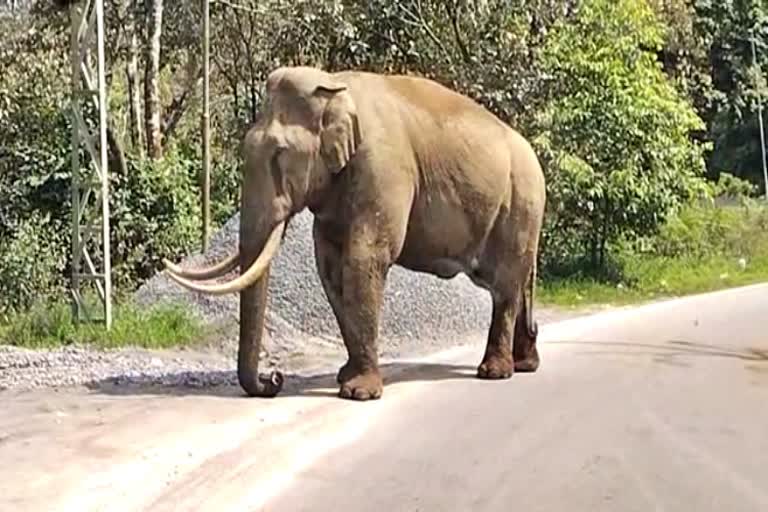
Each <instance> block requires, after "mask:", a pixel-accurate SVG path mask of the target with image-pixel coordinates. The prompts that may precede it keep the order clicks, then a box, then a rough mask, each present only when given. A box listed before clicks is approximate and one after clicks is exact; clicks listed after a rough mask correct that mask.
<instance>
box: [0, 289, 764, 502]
mask: <svg viewBox="0 0 768 512" xmlns="http://www.w3.org/2000/svg"><path fill="white" fill-rule="evenodd" d="M766 313H768V286H766V285H762V286H755V287H748V288H742V289H738V290H730V291H725V292H720V293H716V294H709V295H702V296H697V297H692V298H687V299H681V300H675V301H669V302H664V303H657V304H652V305H649V306H645V307H642V308H636V309H622V310H617V311H612V312H608V313H601V314H598V315H595V316H591V317H585V318H580V319H576V320H571V321H566V322H562V323H559V324H552V325H548V326H545V327H544V328H543V329H542V333H541V334H542V335H541V337H540V341H541V356H542V365H541V368H540V370H539V372H537V373H535V374H527V375H526V374H517V375H515V376H513V377H512V379H510V380H507V381H501V382H488V381H481V380H477V379H475V378H474V371H475V367H476V365H477V364H478V363H479V361H480V358H481V357H482V348H483V345H481V344H479V343H478V344H477V345H475V346H471V347H462V348H458V349H456V350H452V351H449V352H445V353H442V354H438V355H435V356H432V357H430V358H426V359H423V360H418V361H410V362H398V363H393V364H389V365H387V368H386V375H387V384H386V387H385V391H384V395H383V398H382V399H381V400H379V401H374V402H367V403H356V402H349V401H344V400H340V399H337V398H335V391H336V388H335V386H334V385H333V382H332V377H331V376H328V377H324V378H322V379H318V380H313V381H307V382H302V383H299V384H297V385H296V386H295V387H294V388H292V389H288V390H287V391H286V392H285V393H284V394H283V395H280V396H279V397H278V398H276V399H274V400H247V399H243V398H239V397H237V396H236V395H234V394H233V395H230V396H226V395H221V396H212V395H205V396H200V395H187V396H168V395H164V396H163V395H152V394H148V395H136V396H105V395H103V394H102V395H96V396H94V395H88V396H87V400H88V401H87V402H83V400H84V399H83V397H81V398H80V401H79V402H76V401H74V398H72V397H68V398H67V397H65V398H62V399H61V400H60V401H59V405H57V406H56V407H58V409H55V410H56V411H58V413H60V414H58V416H57V417H58V418H59V419H60V420H62V421H60V422H59V423H57V424H56V426H53V427H50V429H53V430H50V429H49V430H45V428H43V427H41V426H39V425H41V424H43V425H44V424H46V423H45V422H46V421H48V420H47V418H50V414H51V412H50V410H48V411H47V412H46V411H44V412H40V407H39V399H38V402H34V400H33V398H31V397H30V396H29V395H24V396H23V397H22V396H19V397H15V398H14V400H15V401H12V403H13V406H12V407H11V409H10V410H11V411H12V412H13V414H11V417H13V418H16V423H15V425H16V429H17V430H18V431H19V432H21V433H20V434H18V435H17V434H15V432H16V431H14V430H13V428H14V427H13V425H14V423H13V422H10V423H8V421H5V423H4V422H3V420H2V419H0V432H2V431H3V429H5V430H6V431H7V432H11V434H10V436H8V439H7V440H6V441H5V442H2V441H0V461H2V463H1V464H0V486H3V485H6V486H7V487H6V488H5V489H2V488H0V510H14V511H17V510H18V511H20V510H46V511H47V510H77V511H85V510H110V511H115V510H152V511H154V510H158V511H165V510H216V511H218V510H238V511H240V510H244V511H245V510H265V511H281V512H299V511H331V510H332V511H347V510H349V511H387V512H389V511H440V512H444V511H504V512H506V511H509V510H525V511H527V512H530V511H565V510H568V511H590V512H591V511H611V512H613V511H624V512H628V511H643V512H645V511H697V512H705V511H728V512H737V511H754V512H759V511H763V512H764V511H767V510H768V314H766ZM75 403H77V404H80V405H74V404H75ZM83 403H87V404H90V405H87V406H86V405H82V404H83ZM33 404H34V405H33ZM67 404H69V405H67ZM51 407H53V406H51ZM97 409H98V410H99V413H98V415H97V414H96V413H95V412H93V411H95V410H97ZM33 413H34V414H37V416H34V414H33ZM46 414H48V416H46ZM20 418H24V421H22V420H20ZM97 418H100V420H97ZM29 422H33V423H35V424H36V425H38V427H37V429H36V430H35V429H33V431H29V429H28V430H26V431H25V430H23V429H21V427H19V425H22V424H24V425H29V424H30V423H29ZM56 428H59V430H55V429H56ZM24 443H26V444H24ZM25 446H26V447H27V448H28V449H32V448H34V451H32V452H24V447H25ZM3 450H6V451H5V452H4V451H3ZM46 453H47V454H49V455H48V456H46V455H45V454H46ZM3 496H5V497H6V498H5V499H6V504H7V506H3V505H2V504H3V499H4V498H3Z"/></svg>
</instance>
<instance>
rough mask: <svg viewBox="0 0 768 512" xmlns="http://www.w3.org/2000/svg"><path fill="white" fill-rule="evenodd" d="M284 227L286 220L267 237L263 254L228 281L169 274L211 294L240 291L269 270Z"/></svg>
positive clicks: (202, 291) (195, 289) (187, 286)
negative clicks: (199, 280) (194, 279)
mask: <svg viewBox="0 0 768 512" xmlns="http://www.w3.org/2000/svg"><path fill="white" fill-rule="evenodd" d="M284 229H285V222H281V223H280V224H278V225H277V226H276V227H275V229H273V230H272V233H270V235H269V239H267V243H266V244H264V249H263V250H262V251H261V254H259V257H258V258H256V261H254V262H253V264H252V265H251V266H250V267H249V268H248V270H246V271H245V272H244V273H243V274H241V275H240V276H239V277H237V278H235V279H233V280H232V281H229V282H227V283H221V284H208V285H205V284H198V283H194V282H192V281H190V280H188V279H184V278H183V277H180V276H177V275H175V274H171V273H169V274H168V275H169V276H170V277H171V279H173V280H174V281H176V282H177V283H179V284H180V285H182V286H183V287H185V288H187V289H189V290H192V291H195V292H200V293H207V294H210V295H226V294H228V293H236V292H239V291H241V290H243V289H245V288H248V287H249V286H251V285H253V284H254V283H255V282H256V281H257V280H258V279H259V278H260V277H261V276H262V275H263V274H264V272H265V271H266V270H267V267H269V263H270V261H272V258H273V257H274V256H275V254H276V253H277V250H278V249H279V248H280V240H281V238H282V235H283V230H284Z"/></svg>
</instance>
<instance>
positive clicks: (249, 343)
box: [237, 251, 284, 398]
mask: <svg viewBox="0 0 768 512" xmlns="http://www.w3.org/2000/svg"><path fill="white" fill-rule="evenodd" d="M241 254H242V257H241V265H242V268H248V267H249V265H250V264H251V261H252V258H253V256H252V255H251V258H248V251H242V252H241ZM268 288H269V268H267V269H266V271H265V272H264V274H262V276H261V278H260V279H259V280H258V281H257V282H256V283H255V284H254V285H252V286H249V287H248V288H246V289H244V290H242V291H241V292H240V346H239V350H238V354H237V379H238V381H239V382H240V386H241V387H242V388H243V389H244V390H245V392H246V393H248V395H249V396H257V397H269V398H271V397H274V396H276V395H277V394H278V393H280V391H281V390H282V388H283V380H284V379H283V375H282V374H281V373H280V372H277V371H275V372H272V374H271V375H268V376H267V375H259V353H260V351H261V339H262V336H263V333H264V319H265V316H266V311H267V290H268Z"/></svg>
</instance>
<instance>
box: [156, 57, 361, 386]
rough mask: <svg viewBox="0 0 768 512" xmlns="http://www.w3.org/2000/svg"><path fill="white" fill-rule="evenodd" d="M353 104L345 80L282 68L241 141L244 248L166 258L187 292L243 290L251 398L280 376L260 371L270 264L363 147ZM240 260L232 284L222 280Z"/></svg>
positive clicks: (242, 377) (243, 379)
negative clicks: (181, 259) (184, 260)
mask: <svg viewBox="0 0 768 512" xmlns="http://www.w3.org/2000/svg"><path fill="white" fill-rule="evenodd" d="M360 142H361V140H360V130H359V127H358V122H357V114H356V109H355V103H354V101H353V99H352V96H351V95H350V94H349V91H348V90H347V87H346V85H345V84H343V83H341V82H339V81H338V80H337V79H335V78H334V77H333V76H331V75H330V74H328V73H326V72H323V71H321V70H318V69H314V68H280V69H277V70H275V71H273V72H272V73H271V74H270V75H269V77H268V79H267V83H266V101H265V104H264V107H263V114H262V117H261V119H260V120H259V121H258V122H257V123H256V125H255V126H254V127H253V128H251V129H250V130H249V131H248V133H247V134H246V136H245V140H244V142H243V146H242V148H243V155H242V156H243V160H244V166H243V188H242V200H241V211H240V250H239V253H238V254H235V255H233V256H230V257H229V258H227V259H225V260H224V261H223V262H221V263H219V264H217V265H215V266H213V267H210V268H207V269H199V270H188V269H182V268H180V267H178V266H176V265H173V264H171V263H170V262H167V261H166V262H165V264H166V267H167V269H168V271H169V274H170V276H171V278H173V279H174V280H175V281H177V282H178V283H180V284H181V285H183V286H185V287H186V288H189V289H190V290H193V291H197V292H202V293H208V294H214V295H222V294H226V293H235V292H239V293H240V346H239V353H238V379H239V381H240V385H241V386H242V387H243V389H245V391H246V392H247V393H248V394H250V395H252V396H274V395H276V394H277V393H279V391H280V389H281V387H282V376H281V375H280V374H279V373H273V374H272V376H271V377H260V376H259V374H258V361H259V350H260V346H261V336H262V331H263V327H264V315H265V308H266V299H267V283H268V279H269V268H270V262H271V260H272V258H273V257H274V255H275V254H276V253H277V250H278V249H279V246H280V242H281V239H282V236H283V233H284V230H285V227H286V224H287V222H288V221H289V219H290V218H291V216H293V215H294V214H296V213H298V212H300V211H301V210H303V209H304V208H306V207H308V206H309V207H312V206H313V205H317V204H319V203H321V202H322V201H323V197H324V196H325V194H327V193H328V190H329V187H331V184H332V178H333V176H334V175H335V174H337V173H339V172H341V171H342V169H344V168H345V167H346V165H347V164H348V162H349V161H350V159H351V158H352V156H353V155H354V154H355V151H356V150H357V147H358V145H359V144H360ZM238 262H239V264H240V268H241V274H240V275H239V276H238V277H237V278H235V279H233V280H231V281H228V282H225V283H217V284H203V283H199V282H195V281H200V280H204V279H211V278H214V277H220V276H221V275H224V274H226V273H228V272H229V271H231V270H233V269H234V268H235V267H236V266H237V264H238Z"/></svg>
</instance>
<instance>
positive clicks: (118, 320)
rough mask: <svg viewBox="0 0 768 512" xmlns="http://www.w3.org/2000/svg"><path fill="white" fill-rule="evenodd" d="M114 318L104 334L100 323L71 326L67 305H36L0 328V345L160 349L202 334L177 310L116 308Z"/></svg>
mask: <svg viewBox="0 0 768 512" xmlns="http://www.w3.org/2000/svg"><path fill="white" fill-rule="evenodd" d="M114 316H115V320H114V323H113V325H112V329H110V330H109V331H107V330H106V329H105V328H104V325H103V324H102V323H100V322H83V323H81V324H80V325H75V323H74V322H73V321H72V309H71V306H70V305H69V304H64V303H61V302H57V303H53V304H48V305H42V304H36V305H35V306H33V307H32V308H31V309H29V310H28V311H26V312H24V313H19V314H16V315H14V316H13V317H11V318H10V319H9V320H8V321H6V322H4V323H3V324H0V345H1V344H8V345H15V346H19V347H27V348H49V347H56V346H62V345H71V344H78V345H86V344H87V345H91V346H94V347H98V348H117V347H123V346H135V347H142V348H149V349H162V348H170V347H175V346H179V345H187V344H190V343H194V342H198V341H200V338H201V336H202V335H203V334H204V333H205V328H204V326H203V325H202V324H201V323H200V321H199V320H198V319H197V318H195V317H193V316H191V315H189V314H188V313H187V312H186V311H185V310H184V309H183V308H181V307H178V306H172V305H164V306H154V307H152V308H149V309H142V308H139V307H137V306H135V305H131V304H130V303H128V304H125V305H119V306H118V307H117V308H116V310H115V311H114Z"/></svg>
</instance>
